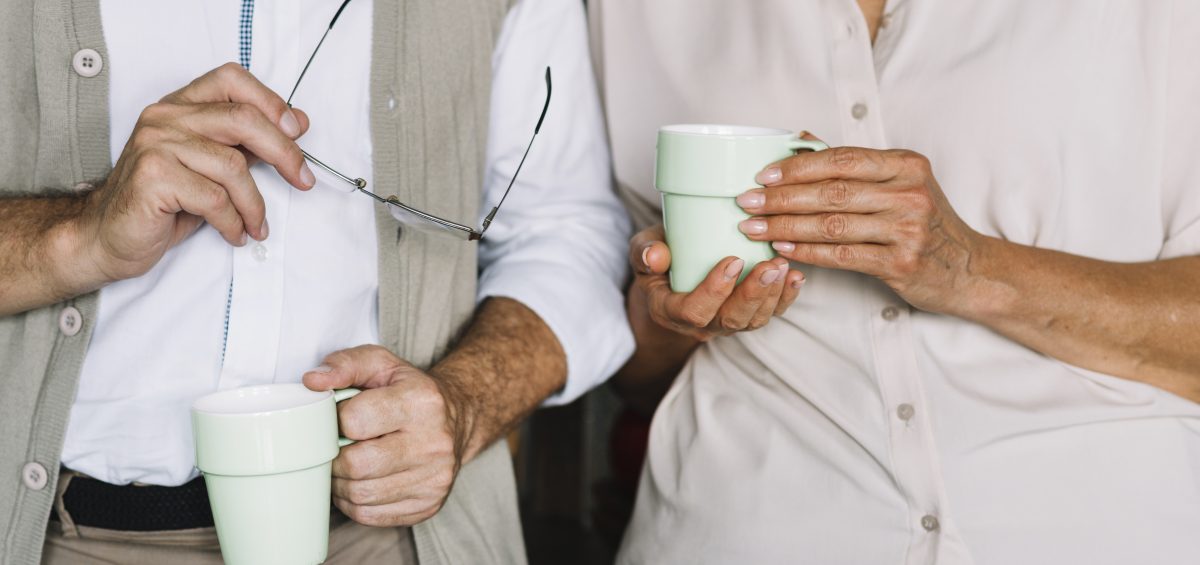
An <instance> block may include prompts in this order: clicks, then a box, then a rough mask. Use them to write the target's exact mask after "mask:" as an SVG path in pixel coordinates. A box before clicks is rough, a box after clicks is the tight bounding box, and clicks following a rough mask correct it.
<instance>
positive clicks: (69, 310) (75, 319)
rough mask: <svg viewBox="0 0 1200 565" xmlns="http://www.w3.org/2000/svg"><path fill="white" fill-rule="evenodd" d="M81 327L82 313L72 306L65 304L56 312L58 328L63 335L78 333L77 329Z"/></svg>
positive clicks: (69, 335) (68, 335) (70, 335)
mask: <svg viewBox="0 0 1200 565" xmlns="http://www.w3.org/2000/svg"><path fill="white" fill-rule="evenodd" d="M82 327H83V314H80V313H79V310H76V309H75V307H74V306H67V307H66V308H63V310H62V312H60V313H59V314H58V329H59V331H61V332H62V333H63V335H65V336H67V337H72V336H74V335H75V334H77V333H79V329H80V328H82Z"/></svg>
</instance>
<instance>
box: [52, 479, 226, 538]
mask: <svg viewBox="0 0 1200 565" xmlns="http://www.w3.org/2000/svg"><path fill="white" fill-rule="evenodd" d="M64 472H66V471H64ZM63 508H64V509H66V511H67V514H69V515H70V516H71V520H72V521H74V522H75V524H76V525H79V526H91V527H93V528H104V529H107V530H121V531H126V532H157V531H161V530H189V529H193V528H211V527H212V526H213V516H212V508H211V507H209V505H208V488H206V487H205V486H204V479H203V478H202V477H199V478H196V479H193V480H192V481H190V482H188V483H185V484H182V485H180V486H177V487H160V486H136V485H124V486H117V485H112V484H108V483H106V482H104V481H98V480H96V479H92V478H89V477H81V476H78V475H76V476H74V477H71V481H70V482H69V483H68V484H67V490H66V492H65V493H63ZM50 517H51V518H52V519H56V520H60V521H61V519H60V518H58V513H57V511H52V512H51V514H50Z"/></svg>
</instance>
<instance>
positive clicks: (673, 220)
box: [654, 124, 828, 292]
mask: <svg viewBox="0 0 1200 565" xmlns="http://www.w3.org/2000/svg"><path fill="white" fill-rule="evenodd" d="M827 148H828V147H827V146H826V145H825V144H824V143H822V142H820V141H815V140H806V139H799V138H797V136H796V134H795V133H792V132H790V131H788V130H784V129H774V128H761V127H749V126H730V125H716V124H680V125H669V126H664V127H662V128H661V129H659V130H658V148H657V158H656V161H655V173H654V186H655V188H657V189H658V190H659V192H661V193H662V210H663V227H664V230H665V231H666V236H667V246H668V247H670V249H671V271H670V277H671V289H672V290H674V291H675V292H691V291H692V290H693V289H695V288H696V286H697V285H699V284H700V281H702V280H704V277H705V276H707V275H708V273H709V271H710V270H712V268H713V266H715V265H716V264H717V263H718V262H720V260H721V259H724V258H725V257H730V256H734V257H739V258H741V259H742V260H743V261H744V265H745V266H744V267H743V270H742V274H741V277H739V280H741V278H745V277H746V275H748V274H749V273H750V270H751V269H753V268H754V265H757V264H758V263H760V262H762V261H768V260H770V259H771V258H773V257H775V252H774V250H772V249H771V245H770V243H769V242H760V241H751V240H749V239H747V238H746V236H745V235H743V234H742V233H741V232H740V231H738V223H739V222H741V221H742V220H746V219H748V218H750V215H749V214H747V213H746V212H745V211H743V210H742V208H741V207H740V206H738V204H737V202H735V200H734V199H735V198H736V197H737V196H738V195H739V194H741V193H743V192H745V191H746V190H747V189H750V188H752V187H754V186H762V185H760V184H758V183H756V182H755V181H754V177H755V175H757V174H758V173H759V171H761V170H762V169H763V167H765V166H767V165H769V164H771V163H773V162H775V161H778V160H780V159H785V158H787V157H789V156H791V155H793V154H794V153H795V152H796V151H799V150H810V151H820V150H823V149H827Z"/></svg>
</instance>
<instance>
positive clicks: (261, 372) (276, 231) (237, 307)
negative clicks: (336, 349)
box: [218, 0, 294, 389]
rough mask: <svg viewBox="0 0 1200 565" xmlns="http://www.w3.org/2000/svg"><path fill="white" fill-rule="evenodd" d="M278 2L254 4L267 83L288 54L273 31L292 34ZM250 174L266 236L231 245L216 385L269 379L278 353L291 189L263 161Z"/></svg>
mask: <svg viewBox="0 0 1200 565" xmlns="http://www.w3.org/2000/svg"><path fill="white" fill-rule="evenodd" d="M281 8H282V7H281V6H279V5H277V3H275V2H269V1H262V0H258V1H257V2H256V3H255V6H254V11H255V20H256V21H255V22H254V25H253V30H254V33H253V34H252V38H251V44H252V53H253V58H252V61H253V67H252V72H253V73H254V74H255V75H256V76H259V77H260V79H262V80H263V82H265V83H268V84H272V83H274V82H276V81H273V80H271V79H272V78H274V77H273V76H272V75H274V74H277V73H280V72H285V69H282V68H281V67H285V66H287V65H281V64H279V62H280V61H283V60H286V59H284V57H286V55H287V54H286V53H285V54H279V53H278V51H279V48H278V46H277V45H275V44H274V43H273V42H274V38H276V37H290V36H291V35H290V34H287V33H284V34H281V33H280V30H279V29H277V28H278V26H279V25H280V24H279V22H280V21H282V20H283V18H281V17H275V16H282V15H283V14H277V13H275V12H278V11H279V9H281ZM293 20H294V18H293ZM289 21H291V20H289ZM293 31H294V30H293ZM287 70H290V69H287ZM251 174H252V175H253V177H254V180H255V183H256V184H257V185H258V187H259V190H260V192H261V193H262V195H263V200H264V202H265V204H266V218H267V223H268V225H269V226H270V238H269V239H267V240H266V241H261V242H257V241H254V240H253V239H251V240H249V243H248V244H247V245H244V246H242V247H236V248H233V251H232V284H231V287H230V301H229V320H228V324H229V330H228V335H227V338H226V340H227V341H226V344H225V358H224V363H223V364H222V367H221V376H220V382H219V383H218V387H219V388H221V389H228V388H236V387H239V386H247V385H253V384H264V383H270V382H273V381H274V380H275V368H276V365H277V361H278V358H279V340H280V333H281V332H280V330H281V320H282V318H283V286H284V258H285V257H286V256H287V253H286V252H287V239H288V215H289V208H290V204H291V189H290V187H289V186H287V185H286V183H285V182H284V181H282V179H280V177H279V175H278V173H276V172H275V170H274V169H272V168H271V167H269V166H267V165H265V164H261V163H260V164H258V165H255V166H254V167H252V168H251Z"/></svg>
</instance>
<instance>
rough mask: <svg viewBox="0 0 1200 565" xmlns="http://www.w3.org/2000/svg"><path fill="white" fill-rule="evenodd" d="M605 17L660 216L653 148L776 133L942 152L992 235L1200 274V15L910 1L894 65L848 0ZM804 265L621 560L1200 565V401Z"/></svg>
mask: <svg viewBox="0 0 1200 565" xmlns="http://www.w3.org/2000/svg"><path fill="white" fill-rule="evenodd" d="M590 4H591V5H590V8H591V9H592V10H593V13H592V16H593V20H592V23H593V25H594V26H596V27H595V28H594V29H597V30H599V31H600V35H599V36H597V37H596V38H595V40H596V41H598V42H600V43H601V44H602V47H601V48H600V49H598V51H597V60H598V61H599V62H600V66H599V67H598V70H599V71H600V73H601V75H602V81H601V82H602V93H603V100H604V104H605V108H606V110H607V112H608V119H609V122H608V125H609V132H610V139H611V142H612V145H613V156H614V171H615V175H616V178H617V181H618V183H619V184H621V185H624V186H626V187H628V188H629V189H630V190H632V191H634V192H635V193H637V194H638V195H640V198H641V199H642V200H643V201H644V202H645V203H654V202H655V201H657V199H658V196H657V194H656V193H655V192H654V187H653V163H654V161H653V160H654V132H655V130H656V129H657V128H658V127H659V126H661V125H664V124H669V123H689V122H693V123H694V122H718V123H735V124H745V125H757V126H771V127H785V128H790V129H793V130H801V129H807V130H809V131H812V132H814V133H815V134H816V135H818V136H820V137H822V138H824V139H825V140H826V141H828V142H829V143H830V144H831V145H857V146H865V147H873V148H892V147H895V148H907V149H912V150H915V151H918V152H920V153H923V154H924V155H926V156H928V157H929V159H930V160H931V162H932V164H933V171H934V173H935V175H936V177H937V179H938V181H939V182H940V184H941V186H942V188H943V189H944V190H945V192H946V195H947V197H948V199H949V201H950V203H951V204H952V206H953V208H954V209H955V210H956V211H957V212H958V214H960V215H961V216H962V218H963V219H964V220H965V221H966V222H967V223H968V224H969V225H970V226H972V227H973V228H975V229H977V230H979V231H981V232H983V233H984V234H986V235H990V236H995V237H1000V238H1004V239H1006V240H1009V241H1013V242H1018V243H1022V244H1028V245H1034V246H1037V247H1042V248H1048V249H1057V250H1061V251H1065V252H1068V253H1073V254H1078V255H1082V256H1087V257H1093V258H1098V259H1103V260H1108V261H1119V262H1138V261H1154V260H1156V259H1163V258H1169V257H1179V256H1187V255H1196V254H1198V253H1200V158H1197V155H1200V103H1198V101H1200V71H1198V70H1197V66H1196V56H1197V54H1200V34H1198V33H1197V31H1196V30H1197V29H1200V2H1195V1H1194V0H1178V1H1174V2H1172V1H1169V0H1161V1H1142V0H1126V1H1112V2H1094V1H1092V0H1058V1H1054V2H1046V1H1044V0H1004V1H1000V2H996V1H983V0H978V1H963V0H907V1H904V0H892V1H889V2H888V4H887V8H886V16H885V18H884V20H883V26H882V28H881V29H880V31H879V35H878V38H877V40H876V42H875V45H874V47H872V45H871V43H870V41H869V38H868V35H867V27H866V25H865V23H864V21H863V17H862V14H861V13H860V11H859V8H858V6H857V4H856V2H855V1H854V0H805V1H798V0H759V1H756V2H740V3H736V6H735V3H730V2H727V1H725V0H656V1H654V2H645V1H644V0H591V2H590ZM796 267H797V268H799V269H801V270H803V271H804V272H805V273H806V274H807V276H808V282H807V283H806V284H805V286H804V288H803V290H802V291H801V292H800V296H799V299H798V301H797V302H796V304H795V305H794V306H793V307H792V308H791V309H790V310H789V312H788V313H787V314H786V316H785V317H784V318H782V319H776V320H774V321H772V322H771V324H770V325H768V326H767V327H766V328H764V329H762V330H759V331H754V332H747V333H742V334H738V335H736V336H734V337H728V338H719V339H716V340H714V341H712V342H710V343H709V344H707V345H705V346H703V347H701V348H700V349H699V350H698V352H697V353H696V354H695V356H694V357H693V359H692V360H691V361H690V364H689V365H688V366H687V367H686V368H685V369H684V371H683V372H682V374H681V375H680V376H679V378H678V379H677V380H676V382H675V384H674V387H673V388H672V389H671V390H670V392H669V393H668V394H667V396H666V398H665V399H664V400H663V402H662V404H661V406H660V407H659V409H658V412H657V413H656V414H655V417H654V422H653V425H652V429H651V433H650V440H649V452H648V454H647V463H646V467H645V469H644V473H643V475H642V482H641V485H640V488H639V491H638V501H637V508H636V511H635V514H634V518H633V521H632V523H631V525H630V526H629V530H628V532H627V534H626V539H625V542H624V546H623V548H622V550H621V554H620V558H619V562H620V563H637V564H641V563H647V564H667V563H681V564H682V563H687V564H689V565H692V564H705V563H711V564H729V563H754V564H759V565H761V564H772V563H789V564H790V563H811V564H821V565H825V564H829V565H842V564H873V565H880V564H908V565H917V564H922V565H924V564H929V563H938V564H964V563H977V564H979V565H984V564H987V565H1016V564H1020V565H1037V564H1046V565H1063V564H1087V565H1104V564H1111V565H1118V564H1121V565H1127V564H1134V563H1137V564H1142V563H1145V564H1150V563H1153V564H1183V563H1197V562H1200V405H1197V404H1195V403H1193V402H1190V401H1188V400H1185V399H1183V398H1180V397H1177V396H1174V395H1172V394H1170V393H1167V392H1164V391H1162V390H1160V389H1157V388H1154V387H1152V386H1149V385H1146V384H1143V383H1139V382H1135V381H1132V380H1126V379H1120V378H1116V377H1113V376H1110V375H1105V374H1100V373H1097V372H1094V371H1088V370H1084V369H1081V368H1079V367H1075V366H1072V365H1069V364H1066V363H1063V362H1061V361H1058V360H1056V359H1053V358H1050V357H1047V356H1045V355H1042V354H1039V353H1038V352H1036V351H1033V350H1031V349H1029V348H1026V347H1023V346H1021V345H1019V344H1017V343H1014V342H1013V341H1011V340H1009V339H1006V338H1004V337H1003V336H1000V335H998V334H996V333H995V332H993V331H991V330H989V329H988V328H986V327H984V326H982V325H979V324H975V323H972V322H968V321H965V320H962V319H958V318H954V317H950V316H942V315H937V314H932V313H928V312H922V311H919V310H915V309H912V308H911V307H909V306H908V305H907V304H905V302H904V301H903V300H901V299H900V298H899V297H898V296H897V295H896V294H894V293H893V292H891V291H890V290H889V289H888V288H887V287H886V286H885V285H884V284H882V283H880V282H879V281H878V280H876V279H873V278H871V277H868V276H865V275H859V274H855V273H850V272H845V271H836V270H825V269H818V268H813V267H811V266H806V265H796ZM1146 298H1147V308H1150V307H1152V304H1153V299H1154V297H1152V296H1148V297H1146ZM1098 299H1099V300H1102V298H1098ZM1179 323H1187V324H1191V325H1192V327H1195V325H1196V320H1194V319H1192V320H1190V321H1187V320H1185V319H1182V315H1181V320H1180V321H1179Z"/></svg>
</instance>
